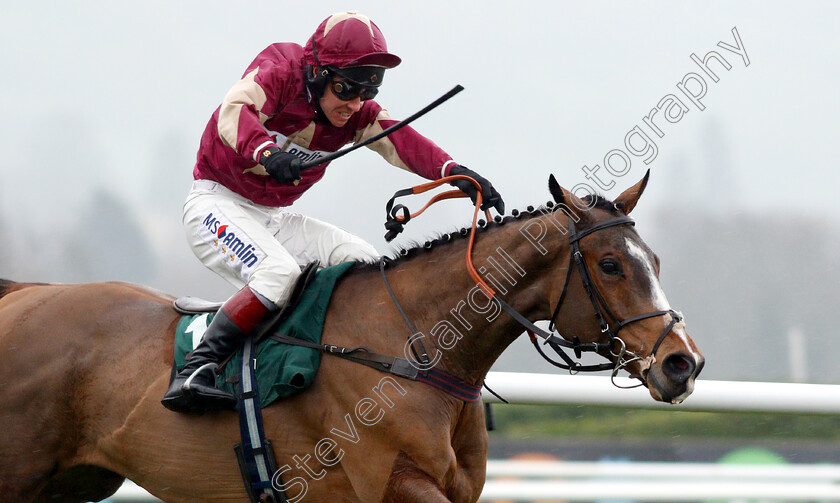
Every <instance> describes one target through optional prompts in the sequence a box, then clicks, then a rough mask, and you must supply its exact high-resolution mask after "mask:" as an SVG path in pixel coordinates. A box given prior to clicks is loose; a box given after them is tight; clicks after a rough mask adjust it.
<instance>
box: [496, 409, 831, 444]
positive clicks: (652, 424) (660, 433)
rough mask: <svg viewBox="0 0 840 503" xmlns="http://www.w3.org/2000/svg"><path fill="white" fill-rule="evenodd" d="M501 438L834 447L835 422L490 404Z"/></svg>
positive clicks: (796, 417) (818, 418)
mask: <svg viewBox="0 0 840 503" xmlns="http://www.w3.org/2000/svg"><path fill="white" fill-rule="evenodd" d="M493 416H494V419H495V425H496V430H495V431H494V432H492V435H499V436H505V437H512V438H513V437H576V438H578V437H596V438H619V437H620V438H624V439H628V438H636V439H671V438H685V439H733V438H737V439H744V440H758V439H761V440H809V441H825V442H840V416H820V415H794V414H752V413H740V414H731V413H726V414H724V413H714V412H685V411H664V410H635V409H619V408H606V407H591V406H585V407H584V406H542V405H540V406H537V405H505V404H494V405H493Z"/></svg>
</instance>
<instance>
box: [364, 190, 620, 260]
mask: <svg viewBox="0 0 840 503" xmlns="http://www.w3.org/2000/svg"><path fill="white" fill-rule="evenodd" d="M593 199H594V203H593ZM583 200H584V201H586V203H587V206H588V207H589V209H600V210H604V211H607V212H609V213H611V214H614V215H616V216H618V210H616V208H615V205H614V203H613V202H612V201H611V200H609V199H607V198H606V197H604V196H603V195H600V194H592V195H587V196H586V197H584V198H583ZM555 207H556V203H554V202H552V201H549V202H547V203H546V204H544V205H542V206H540V207H538V208H534V207H533V206H528V207H527V208H526V209H524V210H513V211H512V212H511V215H508V216H506V217H504V218H502V217H499V216H497V217H496V219H495V220H494V221H492V222H486V221H485V220H484V219H480V220H479V221H478V226H477V227H476V230H477V231H478V233H483V232H487V231H489V230H491V229H493V228H496V227H500V226H502V225H505V224H509V223H511V222H515V221H517V220H527V219H529V218H533V217H537V216H540V215H544V214H545V213H548V212H551V211H552V210H553V209H554V208H555ZM468 236H469V227H461V228H460V229H459V230H455V231H452V232H442V233H438V234H437V235H435V236H434V237H432V238H430V239H428V240H426V241H425V242H423V243H421V242H419V241H409V242H408V243H407V244H406V245H404V246H403V247H401V248H396V249H392V254H391V256H388V257H387V258H388V260H389V262H391V263H396V262H402V261H404V260H408V259H411V258H413V257H416V256H418V255H420V254H422V253H424V252H428V251H430V250H433V249H437V248H440V247H441V246H446V245H450V244H452V243H455V242H458V241H461V240H464V239H466V238H467V237H468ZM360 266H361V268H362V269H365V268H367V267H365V266H369V267H371V268H372V267H374V266H375V267H377V268H378V267H379V266H378V264H377V263H371V264H360ZM360 266H357V267H356V269H359V268H360Z"/></svg>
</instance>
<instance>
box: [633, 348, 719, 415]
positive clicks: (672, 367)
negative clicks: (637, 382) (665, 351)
mask: <svg viewBox="0 0 840 503" xmlns="http://www.w3.org/2000/svg"><path fill="white" fill-rule="evenodd" d="M705 363H706V362H705V360H704V359H703V357H700V360H699V361H695V359H694V357H692V356H691V355H689V354H688V353H684V352H681V351H680V352H676V353H671V354H669V355H668V356H666V357H665V358H663V359H662V362H661V363H659V362H656V363H654V364H653V365H652V366H651V368H650V370H649V371H648V373H647V375H646V381H647V385H648V390H649V391H650V395H651V396H652V397H653V398H654V399H655V400H658V401H661V402H668V403H673V404H678V403H682V401H683V400H685V399H686V398H688V396H689V395H691V392H692V391H694V380H695V379H696V378H697V376H698V375H699V374H700V371H702V370H703V366H704V365H705Z"/></svg>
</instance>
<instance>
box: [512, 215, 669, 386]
mask: <svg viewBox="0 0 840 503" xmlns="http://www.w3.org/2000/svg"><path fill="white" fill-rule="evenodd" d="M634 224H635V222H633V219H632V218H630V217H627V216H624V217H617V218H613V219H611V220H607V221H604V222H599V223H597V224H595V225H593V226H591V227H589V228H587V229H584V230H582V231H580V232H577V231H576V230H575V224H574V221H573V220H572V219H571V218H570V219H569V248H570V251H569V267H568V268H567V271H566V281H565V283H564V284H563V291H562V293H561V294H560V298H559V299H558V300H557V305H556V306H555V308H554V313H553V314H552V315H551V320H550V322H549V327H548V328H549V331H550V332H555V321H556V319H557V316H558V315H559V314H560V308H561V307H562V306H563V301H564V300H565V298H566V292H567V291H568V288H569V282H570V279H571V277H572V270H573V269H574V268H575V267H576V268H577V270H578V272H579V274H580V277H581V281H583V287H584V289H585V290H586V294H587V296H588V297H589V300H590V302H591V303H592V307H593V308H594V309H595V316H596V317H597V318H598V323H599V325H600V327H601V333H602V334H605V335H606V336H607V342H601V343H597V342H591V343H582V342H580V339H579V338H578V337H575V338H574V340H573V341H572V342H569V341H567V340H565V339H564V338H562V337H557V336H555V335H553V333H549V332H546V331H544V330H541V329H540V328H538V327H537V326H536V325H534V324H533V323H531V322H530V321H528V320H527V319H526V318H525V317H523V316H522V315H521V314H519V313H518V312H516V311H515V310H514V309H513V308H512V307H510V306H509V305H507V304H506V303H505V302H504V301H502V300H501V299H499V298H498V296H497V297H496V300H498V301H499V302H500V303H501V305H502V308H503V309H505V311H507V312H508V314H510V315H511V316H513V317H514V318H515V319H516V320H517V321H518V322H519V323H520V324H521V325H523V326H524V327H525V328H526V331H527V332H528V334H529V335H530V337H531V341H532V342H533V344H534V347H535V348H536V349H537V351H538V352H539V353H540V355H541V356H542V357H543V358H544V359H545V360H546V361H548V362H549V363H551V364H552V365H554V366H556V367H559V368H562V369H564V370H568V371H570V372H572V373H577V372H597V371H601V370H612V371H613V373H612V377H613V383H614V384H615V380H614V378H615V376H616V375H618V372H619V371H620V370H621V369H623V368H625V367H627V366H628V365H629V364H630V363H632V362H635V361H639V360H642V359H643V358H642V357H640V356H638V355H637V354H635V353H633V352H632V351H628V350H627V345H626V344H625V343H624V341H623V340H622V339H621V338H619V337H618V333H619V332H620V331H621V329H623V328H624V327H626V326H628V325H630V324H631V323H635V322H637V321H642V320H646V319H648V318H655V317H657V316H664V315H670V316H671V322H670V323H669V324H668V326H667V327H665V330H664V331H663V332H662V334H660V336H659V338H658V339H657V340H656V343H655V344H654V345H653V349H652V350H651V352H650V355H649V357H650V358H653V357H654V356H655V355H656V352H657V351H658V350H659V346H660V345H661V344H662V341H663V340H664V339H665V337H666V336H667V335H668V333H669V332H670V331H671V329H673V328H674V325H676V324H677V323H679V322H680V321H682V315H680V314H679V313H678V312H676V311H674V310H673V309H669V310H667V311H653V312H650V313H646V314H640V315H638V316H633V317H630V318H626V319H624V320H618V318H617V317H616V316H615V315H614V314H613V313H612V311H611V310H610V308H609V306H608V305H607V302H606V300H604V297H603V296H602V295H601V293H600V292H599V291H598V288H597V287H596V286H595V282H594V281H592V275H591V274H590V273H589V267H588V266H587V265H586V260H584V257H583V252H581V250H580V240H581V239H583V238H584V237H586V236H588V235H589V234H592V233H594V232H597V231H600V230H603V229H607V228H609V227H615V226H617V225H634ZM608 319H611V320H616V322H615V328H613V327H611V326H610V324H609V322H608ZM536 336H540V337H542V338H543V339H545V342H544V344H548V346H549V347H551V349H553V350H554V352H555V353H557V354H558V355H559V356H560V358H562V360H563V362H558V361H555V360H552V359H551V358H550V357H549V356H548V355H546V354H545V353H544V352H543V351H542V349H541V348H540V346H539V344H538V343H537V341H536ZM563 348H568V349H571V350H572V351H573V352H574V355H575V357H576V358H578V359H579V358H581V356H582V353H583V352H594V353H603V352H609V354H610V355H611V356H612V357H613V358H614V359H615V361H614V363H600V364H595V365H582V364H581V363H580V362H578V361H575V360H573V359H572V357H571V356H569V355H568V354H567V353H566V351H565V350H564V349H563ZM640 379H641V380H642V384H644V383H645V381H644V376H640ZM616 386H618V385H617V384H616ZM619 387H621V386H619Z"/></svg>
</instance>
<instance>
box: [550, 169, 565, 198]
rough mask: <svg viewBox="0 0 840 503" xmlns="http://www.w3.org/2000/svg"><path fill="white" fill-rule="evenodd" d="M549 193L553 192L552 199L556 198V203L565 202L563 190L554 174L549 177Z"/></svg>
mask: <svg viewBox="0 0 840 503" xmlns="http://www.w3.org/2000/svg"><path fill="white" fill-rule="evenodd" d="M548 191H549V192H551V197H553V198H554V202H555V203H562V202H563V188H562V187H560V184H559V183H557V179H556V178H554V174H553V173H552V174H550V175H548Z"/></svg>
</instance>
